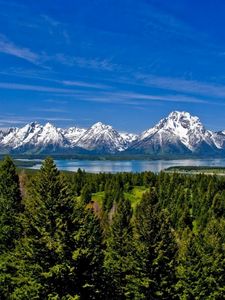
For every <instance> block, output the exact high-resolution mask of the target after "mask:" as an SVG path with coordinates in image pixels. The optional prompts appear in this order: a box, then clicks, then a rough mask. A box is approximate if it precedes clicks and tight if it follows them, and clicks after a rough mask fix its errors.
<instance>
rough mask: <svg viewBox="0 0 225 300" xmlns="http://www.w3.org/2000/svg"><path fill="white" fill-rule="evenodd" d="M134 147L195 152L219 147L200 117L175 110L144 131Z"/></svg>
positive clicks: (152, 150) (149, 149)
mask: <svg viewBox="0 0 225 300" xmlns="http://www.w3.org/2000/svg"><path fill="white" fill-rule="evenodd" d="M132 148H136V149H144V150H148V152H151V153H157V152H161V153H171V152H174V153H190V152H191V153H193V152H204V151H205V152H209V151H213V150H216V149H217V148H218V147H217V146H216V144H215V142H214V141H213V133H212V132H211V131H208V130H206V129H205V127H204V126H203V125H202V123H201V122H200V120H199V118H198V117H195V116H191V115H190V113H188V112H179V111H174V112H172V113H170V114H169V116H168V117H166V118H164V119H162V120H161V121H160V122H159V123H158V124H157V125H156V126H154V127H153V128H150V129H149V130H146V131H144V132H143V133H142V134H141V135H140V138H139V140H138V142H137V143H134V144H133V145H132Z"/></svg>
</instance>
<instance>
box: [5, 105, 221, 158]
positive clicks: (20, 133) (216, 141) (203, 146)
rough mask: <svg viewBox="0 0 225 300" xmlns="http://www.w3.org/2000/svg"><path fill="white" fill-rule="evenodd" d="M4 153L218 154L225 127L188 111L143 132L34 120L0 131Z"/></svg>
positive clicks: (98, 125) (176, 113)
mask: <svg viewBox="0 0 225 300" xmlns="http://www.w3.org/2000/svg"><path fill="white" fill-rule="evenodd" d="M0 152H1V153H10V154H55V153H57V154H67V153H68V154H78V153H79V154H92V153H93V154H107V155H108V154H120V155H137V154H139V155H140V154H141V155H151V156H163V155H167V156H168V155H169V156H183V155H189V156H192V155H194V156H214V155H224V154H225V130H224V131H219V132H214V131H210V130H207V129H206V128H205V127H204V125H203V124H202V123H201V121H200V120H199V118H198V117H196V116H192V115H191V114H190V113H188V112H179V111H174V112H171V113H170V114H169V115H168V116H167V117H166V118H164V119H162V120H161V121H160V122H159V123H158V124H156V125H155V126H154V127H152V128H150V129H148V130H146V131H144V132H142V133H141V134H139V135H136V134H132V133H121V132H118V131H116V130H115V129H114V128H113V127H112V126H110V125H105V124H103V123H101V122H98V123H96V124H94V125H92V126H91V127H90V128H88V129H84V128H78V127H71V128H68V129H62V128H57V127H55V126H54V125H52V124H50V123H47V124H45V125H44V126H43V125H40V124H38V123H37V122H32V123H30V124H27V125H25V126H23V127H22V128H9V129H5V130H1V131H0Z"/></svg>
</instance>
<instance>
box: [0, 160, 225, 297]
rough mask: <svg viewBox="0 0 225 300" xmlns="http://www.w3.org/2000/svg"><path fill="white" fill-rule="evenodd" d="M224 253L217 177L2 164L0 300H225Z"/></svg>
mask: <svg viewBox="0 0 225 300" xmlns="http://www.w3.org/2000/svg"><path fill="white" fill-rule="evenodd" d="M135 187H142V188H143V190H144V193H143V195H142V199H141V200H140V201H137V203H135V206H134V205H133V206H132V207H133V208H132V207H131V201H130V199H129V197H128V196H127V195H129V193H132V191H133V189H134V188H135ZM96 193H97V194H98V193H101V195H102V199H101V201H99V202H98V201H96V200H94V198H93V195H95V194H96ZM224 249H225V179H224V178H223V177H216V176H214V177H213V176H204V175H193V176H189V175H186V176H185V175H179V174H168V173H163V172H162V173H160V174H158V175H156V174H153V173H151V172H144V173H139V174H138V173H119V174H114V175H113V174H88V173H85V172H84V171H81V170H78V172H76V173H73V174H68V173H62V172H59V171H58V170H57V168H56V166H55V164H54V161H53V160H52V159H51V158H47V159H46V160H45V161H44V163H43V165H42V167H41V169H40V171H38V172H37V173H35V174H27V173H25V172H21V173H20V174H19V175H18V174H17V171H16V168H15V165H14V164H13V161H12V160H11V158H9V157H6V158H5V159H4V161H3V162H2V163H1V165H0V299H21V300H26V299H29V300H30V299H44V300H45V299H52V300H53V299H54V300H58V299H63V300H67V299H68V300H72V299H73V300H75V299H76V300H78V299H85V300H86V299H106V300H107V299H109V300H114V299H119V300H120V299H137V300H139V299H224V297H225V296H224V295H225V251H224Z"/></svg>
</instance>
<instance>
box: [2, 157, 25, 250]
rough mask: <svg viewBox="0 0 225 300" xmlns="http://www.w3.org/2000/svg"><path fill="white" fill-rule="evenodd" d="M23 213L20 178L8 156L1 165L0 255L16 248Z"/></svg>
mask: <svg viewBox="0 0 225 300" xmlns="http://www.w3.org/2000/svg"><path fill="white" fill-rule="evenodd" d="M21 211H22V203H21V194H20V185H19V177H18V175H17V173H16V167H15V165H14V163H13V161H12V159H11V158H10V157H8V156H7V157H5V159H4V160H3V162H2V163H1V165H0V253H2V252H4V251H6V250H9V249H11V248H12V247H13V246H14V242H15V240H16V239H17V238H18V234H19V224H18V215H19V213H20V212H21Z"/></svg>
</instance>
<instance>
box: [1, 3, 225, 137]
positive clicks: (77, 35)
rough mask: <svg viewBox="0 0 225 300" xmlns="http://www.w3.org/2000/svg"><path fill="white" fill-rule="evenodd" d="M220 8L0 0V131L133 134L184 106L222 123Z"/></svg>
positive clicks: (224, 44) (224, 34) (224, 65)
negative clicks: (28, 128)
mask: <svg viewBox="0 0 225 300" xmlns="http://www.w3.org/2000/svg"><path fill="white" fill-rule="evenodd" d="M224 14H225V1H224V0H214V1H210V0H204V1H203V0H173V1H165V0H138V1H137V0H123V1H121V0H73V1H72V0H64V1H62V0H54V1H52V0H39V1H25V0H14V1H11V0H0V104H1V109H0V127H9V126H22V125H23V124H25V123H28V122H30V121H34V120H36V121H38V122H40V123H45V122H47V121H50V122H52V123H54V124H55V125H57V126H60V127H69V126H73V125H78V126H81V127H88V126H90V125H92V124H93V123H95V122H97V121H102V122H104V123H107V124H111V125H113V126H114V127H115V128H116V129H118V130H123V131H131V132H141V131H142V130H144V129H147V128H149V127H151V126H152V125H154V124H155V123H156V122H157V121H159V119H160V118H162V117H164V116H166V115H167V114H168V113H169V112H170V111H172V110H185V111H189V112H190V113H192V114H194V115H198V116H199V117H200V119H201V120H202V122H203V123H204V124H205V125H206V127H207V128H210V129H213V130H221V129H225V30H224V28H225V18H224Z"/></svg>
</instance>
